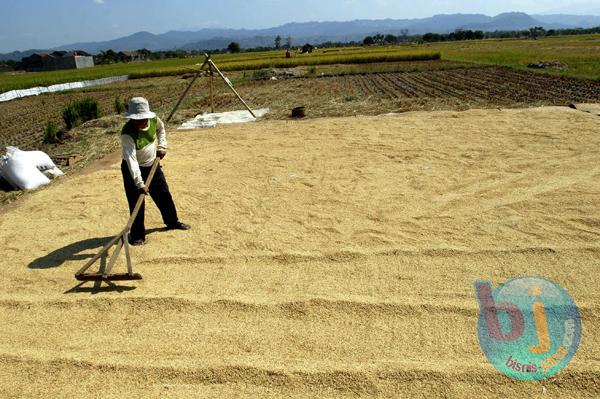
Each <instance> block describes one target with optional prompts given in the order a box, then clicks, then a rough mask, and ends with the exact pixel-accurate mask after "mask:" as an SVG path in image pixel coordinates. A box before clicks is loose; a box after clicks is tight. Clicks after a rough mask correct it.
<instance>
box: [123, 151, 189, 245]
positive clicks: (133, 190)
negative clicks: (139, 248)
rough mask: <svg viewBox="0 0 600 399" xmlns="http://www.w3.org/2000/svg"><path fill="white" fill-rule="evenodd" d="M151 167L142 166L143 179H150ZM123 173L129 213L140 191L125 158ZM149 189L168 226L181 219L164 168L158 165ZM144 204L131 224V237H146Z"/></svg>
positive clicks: (136, 238) (134, 238)
mask: <svg viewBox="0 0 600 399" xmlns="http://www.w3.org/2000/svg"><path fill="white" fill-rule="evenodd" d="M150 169H152V167H150V166H149V167H141V166H140V171H141V172H142V179H144V181H146V180H147V179H148V175H149V174H150ZM121 173H122V174H123V183H124V185H125V195H127V202H128V203H129V213H130V214H131V213H132V212H133V209H134V208H135V204H136V203H137V200H138V198H139V196H140V191H139V190H138V188H137V187H136V186H135V183H134V181H133V177H131V173H130V172H129V167H128V166H127V162H125V160H123V162H122V163H121ZM148 191H149V192H150V196H151V197H152V200H153V201H154V203H155V204H156V206H157V207H158V209H159V210H160V214H161V215H162V218H163V221H164V222H165V224H166V225H167V226H172V225H174V224H175V223H177V222H178V221H179V219H178V218H177V209H175V203H174V202H173V197H171V193H170V192H169V186H168V185H167V180H166V179H165V175H164V173H163V172H162V168H161V166H160V165H158V168H157V169H156V173H155V174H154V178H153V179H152V182H151V183H150V187H148ZM144 205H145V201H144V202H143V203H142V207H141V208H140V211H139V212H138V214H137V217H136V218H135V221H134V222H133V226H131V239H132V240H139V239H144V238H146V228H145V226H144Z"/></svg>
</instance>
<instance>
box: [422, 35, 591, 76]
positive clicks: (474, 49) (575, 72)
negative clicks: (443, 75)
mask: <svg viewBox="0 0 600 399" xmlns="http://www.w3.org/2000/svg"><path fill="white" fill-rule="evenodd" d="M425 48H428V49H430V50H432V51H439V52H441V53H442V56H443V58H444V59H448V60H454V61H467V62H474V63H479V64H486V65H490V64H492V65H501V66H507V67H511V68H516V69H522V70H524V69H527V64H529V63H530V62H537V61H559V62H560V63H562V64H564V65H566V66H567V68H566V69H563V70H557V69H551V68H550V69H545V70H542V71H536V72H542V73H545V74H551V75H558V76H569V77H574V78H578V79H592V80H600V58H599V57H598V51H599V50H600V35H580V36H557V37H545V38H542V39H538V40H530V39H502V40H475V41H465V42H455V43H439V44H431V45H428V46H426V47H425Z"/></svg>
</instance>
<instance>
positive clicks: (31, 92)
mask: <svg viewBox="0 0 600 399" xmlns="http://www.w3.org/2000/svg"><path fill="white" fill-rule="evenodd" d="M127 79H129V76H128V75H122V76H113V77H110V78H102V79H95V80H84V81H83V82H71V83H61V84H58V85H52V86H48V87H32V88H31V89H23V90H11V91H7V92H6V93H2V94H0V102H4V101H10V100H14V99H15V98H21V97H28V96H37V95H40V94H42V93H55V92H57V91H65V90H73V89H82V88H84V87H90V86H98V85H106V84H109V83H113V82H120V81H123V80H127Z"/></svg>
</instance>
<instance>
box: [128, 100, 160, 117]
mask: <svg viewBox="0 0 600 399" xmlns="http://www.w3.org/2000/svg"><path fill="white" fill-rule="evenodd" d="M155 116H156V114H155V113H154V112H152V111H150V104H148V100H146V99H145V98H144V97H133V98H132V99H131V101H129V106H128V109H127V113H126V114H125V118H128V119H152V118H154V117H155Z"/></svg>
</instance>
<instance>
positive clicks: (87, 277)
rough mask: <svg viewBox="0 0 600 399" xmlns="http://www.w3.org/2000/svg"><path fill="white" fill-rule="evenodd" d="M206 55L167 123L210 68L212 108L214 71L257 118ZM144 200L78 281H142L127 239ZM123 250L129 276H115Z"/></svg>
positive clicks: (150, 176) (149, 180) (141, 198)
mask: <svg viewBox="0 0 600 399" xmlns="http://www.w3.org/2000/svg"><path fill="white" fill-rule="evenodd" d="M204 56H205V60H204V63H203V64H202V66H200V69H199V70H198V72H197V73H196V75H195V76H194V78H193V79H192V81H191V82H190V84H189V85H188V86H187V87H186V89H185V91H184V92H183V94H182V95H181V97H180V98H179V100H178V101H177V103H176V104H175V107H173V110H172V111H171V113H170V114H169V116H168V118H167V120H166V123H167V124H168V123H169V122H170V121H171V118H173V115H174V114H175V112H176V111H177V108H179V105H180V104H181V102H182V101H183V99H184V98H185V96H186V95H187V93H188V92H189V91H190V89H191V87H192V85H193V84H194V82H195V81H196V80H197V79H198V78H199V77H200V76H201V75H202V74H203V73H204V72H205V71H204V68H205V67H206V66H207V65H208V67H209V71H208V72H209V74H210V77H211V108H213V99H212V79H213V76H214V72H217V73H218V75H219V76H220V77H221V78H222V79H223V80H224V81H225V83H226V84H227V86H228V87H229V88H230V89H231V91H233V93H234V94H235V95H236V96H237V98H238V99H239V100H240V101H241V102H242V104H243V105H244V107H246V109H247V110H248V112H250V113H251V114H252V116H253V117H255V118H256V116H255V115H254V112H252V110H251V109H250V107H249V106H248V104H246V102H245V101H244V100H243V99H242V97H241V96H240V95H239V94H238V92H237V91H236V90H235V89H234V88H233V85H232V84H231V82H230V81H229V79H227V78H226V77H225V75H223V73H221V71H220V70H219V68H218V67H217V66H216V65H215V63H214V62H213V61H212V60H211V58H210V56H209V55H208V54H206V53H204ZM159 164H160V159H159V158H158V157H157V158H156V159H155V160H154V163H153V164H152V169H150V173H149V174H148V178H147V179H146V187H150V183H152V179H153V178H154V174H155V173H156V169H158V165H159ZM144 199H145V194H140V196H139V198H138V200H137V203H136V204H135V208H133V212H131V216H130V217H129V221H128V222H127V225H125V228H124V229H123V230H121V232H120V233H119V234H117V235H116V236H115V237H114V238H112V239H111V240H110V241H109V242H108V244H106V245H105V246H104V247H103V248H102V250H101V251H100V252H99V253H97V254H96V255H94V257H93V258H92V259H90V260H89V261H88V262H87V263H86V264H85V265H84V266H83V267H82V268H81V269H79V271H78V272H77V273H75V278H76V279H77V280H79V281H125V280H141V279H142V275H141V274H139V273H134V272H133V266H132V264H131V255H130V254H129V240H128V237H127V236H128V235H129V231H130V230H131V226H132V225H133V221H134V220H135V218H136V217H137V215H138V213H139V211H140V208H141V206H142V203H143V202H144ZM112 247H114V250H113V253H112V255H111V257H110V260H109V261H108V264H106V265H105V262H104V261H103V260H104V259H105V258H104V257H105V256H106V257H107V256H108V252H109V251H110V249H111V248H112ZM123 248H124V252H125V259H126V260H127V273H112V269H113V266H114V265H115V263H116V261H117V258H118V256H119V254H120V253H121V250H122V249H123ZM99 259H102V260H101V262H100V268H99V270H98V272H97V273H86V272H87V270H88V269H89V268H90V267H92V265H93V264H94V263H95V262H96V261H97V260H99Z"/></svg>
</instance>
